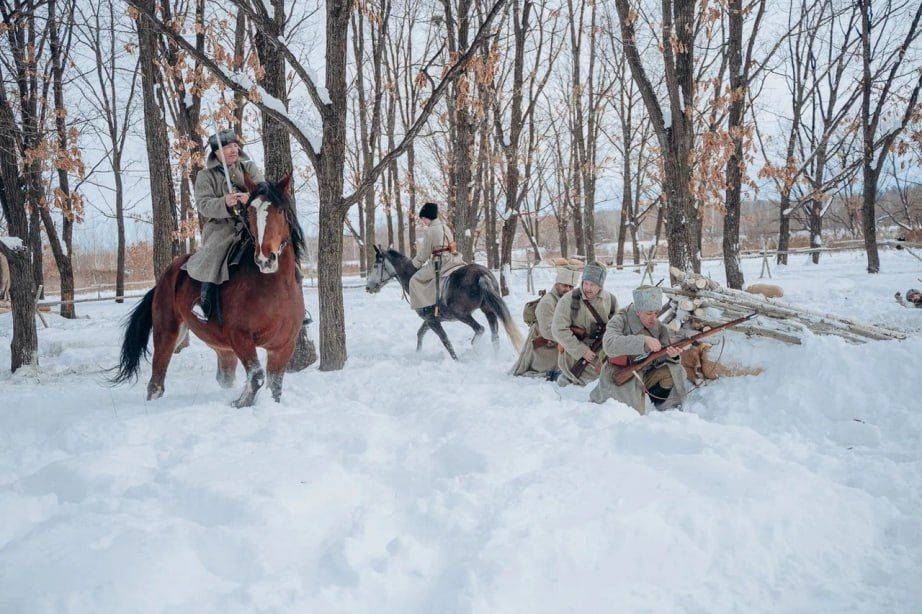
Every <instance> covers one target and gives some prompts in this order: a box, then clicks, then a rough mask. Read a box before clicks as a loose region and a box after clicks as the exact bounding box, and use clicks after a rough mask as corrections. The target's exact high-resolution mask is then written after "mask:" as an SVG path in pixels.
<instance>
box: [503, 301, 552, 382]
mask: <svg viewBox="0 0 922 614" xmlns="http://www.w3.org/2000/svg"><path fill="white" fill-rule="evenodd" d="M559 300H560V296H558V295H557V293H556V292H555V291H554V288H551V289H550V290H548V291H547V292H546V293H545V294H544V296H542V297H541V300H539V301H538V304H537V305H536V306H535V318H536V319H537V320H538V321H537V322H536V323H535V324H532V326H531V329H529V331H528V339H526V340H525V345H524V347H522V353H521V354H519V359H518V361H516V363H515V367H513V369H512V374H513V375H525V376H527V377H546V376H547V373H548V371H553V370H555V369H556V368H557V347H556V346H550V347H538V348H536V347H535V345H534V340H535V339H537V338H538V337H541V338H542V339H548V340H550V341H554V331H553V327H554V309H555V308H556V307H557V303H558V301H559Z"/></svg>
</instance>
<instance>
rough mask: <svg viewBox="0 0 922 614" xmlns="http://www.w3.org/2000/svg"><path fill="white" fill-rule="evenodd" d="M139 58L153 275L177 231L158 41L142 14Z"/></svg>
mask: <svg viewBox="0 0 922 614" xmlns="http://www.w3.org/2000/svg"><path fill="white" fill-rule="evenodd" d="M141 2H142V3H143V4H144V5H146V8H147V9H148V10H149V11H151V12H153V11H155V10H156V7H155V3H154V1H153V0H141ZM137 28H138V54H139V57H140V65H141V93H142V96H141V97H142V100H143V104H144V137H145V140H146V142H147V166H148V170H149V173H150V197H151V209H152V212H153V225H154V245H153V260H154V275H155V276H156V277H158V278H159V277H160V274H161V273H163V271H164V270H166V268H167V267H168V266H170V263H171V262H172V261H173V236H174V232H175V230H176V227H175V220H174V212H175V210H176V194H175V192H174V191H173V177H172V175H171V172H170V141H169V137H168V135H167V126H166V120H165V119H164V117H163V110H162V109H161V108H160V105H159V104H158V102H157V95H156V91H155V88H156V86H157V85H158V81H159V77H158V75H159V74H160V73H159V68H158V67H157V64H156V58H157V56H158V55H159V53H158V49H159V45H158V43H159V40H160V37H159V35H158V34H157V31H156V30H155V29H154V27H153V26H152V25H148V19H147V17H145V16H144V14H143V13H142V14H141V15H140V16H139V17H138V21H137Z"/></svg>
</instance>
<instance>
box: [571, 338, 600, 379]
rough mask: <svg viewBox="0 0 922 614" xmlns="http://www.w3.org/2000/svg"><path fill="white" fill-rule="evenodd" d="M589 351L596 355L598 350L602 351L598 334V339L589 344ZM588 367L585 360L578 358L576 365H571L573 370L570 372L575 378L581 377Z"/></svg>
mask: <svg viewBox="0 0 922 614" xmlns="http://www.w3.org/2000/svg"><path fill="white" fill-rule="evenodd" d="M603 332H604V331H603ZM589 349H590V350H592V351H593V352H595V353H596V354H598V353H599V350H601V349H602V334H599V336H598V337H596V338H595V339H593V340H592V343H590V344H589ZM588 366H589V363H588V362H586V359H585V358H580V359H579V360H577V361H576V364H575V365H573V368H572V369H570V372H571V373H573V375H575V376H576V377H582V376H583V371H585V370H586V367H588Z"/></svg>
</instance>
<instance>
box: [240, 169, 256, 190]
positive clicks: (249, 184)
mask: <svg viewBox="0 0 922 614" xmlns="http://www.w3.org/2000/svg"><path fill="white" fill-rule="evenodd" d="M243 185H245V186H246V189H247V192H249V193H250V194H252V193H253V192H255V191H256V184H255V183H253V182H252V181H251V180H250V176H249V175H247V174H246V173H244V174H243Z"/></svg>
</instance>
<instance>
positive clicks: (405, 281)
mask: <svg viewBox="0 0 922 614" xmlns="http://www.w3.org/2000/svg"><path fill="white" fill-rule="evenodd" d="M416 271H417V269H416V267H415V266H413V262H412V261H411V260H410V259H409V258H407V257H406V256H404V255H403V254H401V253H400V252H398V251H397V250H394V249H388V250H383V249H381V248H379V247H378V246H377V245H376V246H375V264H374V267H372V269H371V271H370V272H369V274H368V278H367V280H366V281H365V291H366V292H371V293H376V292H378V291H379V290H380V289H381V288H383V287H384V285H385V284H387V283H388V282H389V281H390V280H392V279H395V278H396V279H397V280H398V281H399V282H400V285H401V286H403V290H404V292H409V290H410V278H411V277H413V274H414V273H416ZM476 309H480V310H481V311H483V313H484V315H486V316H487V322H489V324H490V334H491V337H492V339H493V345H494V347H496V346H497V345H498V343H499V332H498V320H502V322H503V328H505V329H506V334H507V335H508V336H509V341H511V342H512V345H513V346H514V347H515V350H516V351H517V352H518V351H519V348H520V347H521V346H522V334H521V333H520V332H519V329H518V327H517V326H516V325H515V323H514V322H513V321H512V317H511V316H510V315H509V308H508V307H506V303H505V302H504V301H503V299H502V297H501V296H500V293H499V284H497V283H496V278H495V277H493V273H491V272H490V269H488V268H486V267H483V266H481V265H479V264H467V265H464V266H462V267H458V268H457V269H455V271H453V272H452V273H451V275H449V277H448V281H447V284H446V287H445V292H444V293H443V296H442V297H441V299H440V300H439V315H438V316H436V315H435V314H429V315H423V314H422V313H420V312H419V311H417V314H418V315H419V317H421V318H422V319H423V323H422V326H420V327H419V331H417V333H416V351H419V349H420V348H421V347H422V344H423V337H424V336H425V334H426V331H428V330H430V329H431V330H433V331H435V334H436V335H438V336H439V339H441V340H442V345H444V346H445V349H446V350H448V353H449V354H450V355H451V357H452V358H454V359H455V360H457V359H458V356H457V354H455V350H454V348H453V347H452V346H451V341H449V339H448V335H446V334H445V329H444V328H442V322H449V321H452V320H457V321H459V322H464V323H465V324H467V325H468V326H470V327H471V328H472V329H474V337H473V339H471V345H473V344H474V343H475V342H476V341H477V339H478V338H479V337H480V335H482V334H483V331H484V328H483V326H481V325H480V323H479V322H477V320H475V319H474V317H473V316H472V315H471V314H472V313H473V312H474V310H476Z"/></svg>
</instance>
